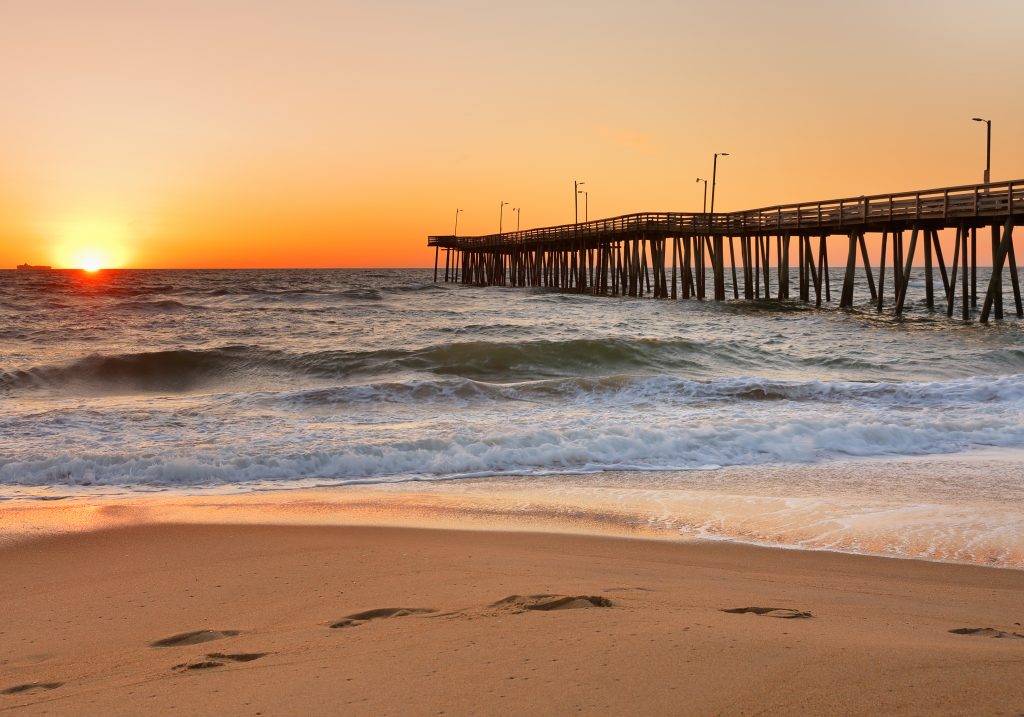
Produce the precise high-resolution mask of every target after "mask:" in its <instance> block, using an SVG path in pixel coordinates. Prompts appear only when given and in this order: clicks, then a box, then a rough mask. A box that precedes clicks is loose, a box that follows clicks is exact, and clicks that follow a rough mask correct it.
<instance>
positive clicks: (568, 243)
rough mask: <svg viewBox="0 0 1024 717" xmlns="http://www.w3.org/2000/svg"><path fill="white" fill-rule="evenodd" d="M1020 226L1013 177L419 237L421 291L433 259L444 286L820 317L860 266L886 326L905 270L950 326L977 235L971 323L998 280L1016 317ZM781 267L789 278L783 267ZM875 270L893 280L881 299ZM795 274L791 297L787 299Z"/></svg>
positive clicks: (1023, 212) (970, 280) (993, 305)
mask: <svg viewBox="0 0 1024 717" xmlns="http://www.w3.org/2000/svg"><path fill="white" fill-rule="evenodd" d="M1022 220H1024V179H1021V180H1015V181H1011V182H992V183H988V184H972V185H965V186H959V187H943V188H940V189H928V190H921V191H914V192H901V193H898V194H881V195H875V196H870V197H866V196H862V197H850V198H846V199H832V200H828V201H821V202H803V203H801V204H786V205H781V206H775V207H764V208H762V209H753V210H750V211H742V212H729V213H720V214H707V213H701V212H695V213H690V212H661V213H642V214H626V215H624V216H620V217H612V218H610V219H598V220H595V221H589V222H582V223H577V224H563V225H560V226H553V227H543V228H539V229H527V230H524V231H515V232H504V233H501V234H490V235H486V236H465V237H464V236H459V237H456V236H431V237H429V238H428V244H429V246H433V247H435V250H434V281H437V280H438V278H439V276H440V274H439V272H440V271H441V257H440V252H441V250H444V261H443V264H444V266H443V271H444V274H443V279H444V281H448V282H458V283H463V284H472V285H476V286H513V287H531V286H532V287H548V288H551V289H556V290H562V291H572V292H580V293H589V294H599V295H609V296H636V297H641V296H651V297H654V298H659V299H668V298H671V299H676V298H682V299H713V300H716V301H725V300H726V299H727V298H730V297H729V295H730V294H731V298H733V299H740V298H742V299H745V300H755V299H769V298H775V299H778V300H783V301H784V300H789V299H798V300H800V301H803V302H811V301H814V303H815V305H817V306H821V305H822V303H823V302H827V303H830V302H832V301H833V295H835V297H837V298H838V301H839V307H840V308H846V307H852V306H853V305H854V298H855V297H854V287H855V284H856V276H857V272H858V269H859V270H860V271H862V272H863V273H864V276H865V278H866V280H867V289H868V292H869V293H870V301H871V302H872V303H871V305H872V306H873V307H874V308H875V309H876V310H877V311H878V312H882V311H883V310H885V308H886V307H887V306H888V307H889V308H890V309H891V310H892V311H894V312H895V314H896V315H897V316H898V315H901V314H902V313H903V310H904V306H905V305H906V300H907V291H908V288H909V287H910V278H911V273H912V272H914V271H923V277H922V278H923V279H924V293H925V296H924V299H925V304H926V306H927V308H928V309H930V310H943V311H945V312H946V315H947V316H953V311H954V300H955V299H956V297H957V294H958V293H959V296H960V299H961V301H960V308H961V310H960V315H961V317H962V318H963V319H964V320H970V319H971V317H972V315H973V313H974V311H975V310H976V308H977V302H978V267H977V247H978V230H979V229H981V230H985V229H988V231H989V233H990V237H991V244H992V257H993V259H992V274H991V277H990V279H989V283H988V287H987V288H986V287H983V290H984V299H983V301H982V306H981V315H980V319H981V321H982V322H987V321H988V320H989V317H990V315H994V316H995V318H997V319H1001V318H1003V283H1004V278H1003V274H1004V271H1005V272H1006V273H1008V274H1009V281H1010V284H1011V286H1012V289H1013V299H1014V304H1015V307H1014V308H1015V309H1016V313H1017V316H1019V317H1024V307H1022V304H1021V293H1020V279H1019V276H1018V273H1017V259H1016V254H1015V252H1014V247H1013V227H1014V225H1015V224H1018V223H1020V222H1021V221H1022ZM942 229H954V230H956V240H955V244H954V249H953V254H952V256H950V257H948V258H947V257H945V256H943V252H942V248H941V246H940V244H939V237H938V232H939V231H940V230H942ZM830 236H843V237H846V239H847V252H846V263H845V267H846V271H845V274H844V277H843V281H842V284H841V285H840V286H837V287H832V286H831V282H830V277H829V272H828V267H829V258H828V247H827V243H826V239H827V238H828V237H830ZM876 241H877V242H878V243H879V244H880V249H881V251H880V254H879V256H880V258H881V260H880V262H879V264H878V266H877V271H876V270H875V269H873V268H872V266H871V262H870V259H869V254H868V245H869V242H876ZM983 241H984V238H983ZM794 242H795V244H796V247H794V246H793V244H794ZM918 252H921V253H922V254H923V261H924V266H923V267H920V268H918V267H914V265H913V262H914V259H915V257H916V256H917V254H918ZM727 253H728V260H726V254H727ZM737 254H738V255H739V258H738V259H737ZM792 256H795V257H796V265H797V266H796V267H792V266H790V261H791V257H792ZM858 259H859V262H858ZM887 264H890V265H891V271H892V274H891V277H890V280H889V283H890V286H891V289H890V292H891V295H890V296H888V297H886V295H885V286H886V281H885V280H886V265H887ZM727 269H728V271H727ZM794 269H795V274H796V276H795V278H796V283H797V286H796V289H795V292H791V286H790V281H791V279H792V278H794V277H793V276H792V274H793V273H794ZM936 270H937V274H936ZM727 275H729V276H728V278H729V279H731V281H727ZM936 275H938V276H939V277H941V280H942V284H941V289H938V287H937V286H936V284H935V282H934V279H935V277H936ZM794 294H795V295H794ZM936 294H938V295H936Z"/></svg>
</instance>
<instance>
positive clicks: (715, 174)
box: [711, 152, 729, 214]
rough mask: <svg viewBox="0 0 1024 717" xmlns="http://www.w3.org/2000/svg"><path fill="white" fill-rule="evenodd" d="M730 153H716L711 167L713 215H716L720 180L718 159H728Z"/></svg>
mask: <svg viewBox="0 0 1024 717" xmlns="http://www.w3.org/2000/svg"><path fill="white" fill-rule="evenodd" d="M728 156H729V153H728V152H715V159H714V163H713V164H712V167H711V213H712V214H714V213H715V182H716V180H717V179H718V158H719V157H728Z"/></svg>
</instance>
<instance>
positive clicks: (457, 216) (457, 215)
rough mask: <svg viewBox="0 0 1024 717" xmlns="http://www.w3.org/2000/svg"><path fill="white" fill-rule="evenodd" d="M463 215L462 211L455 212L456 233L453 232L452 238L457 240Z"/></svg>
mask: <svg viewBox="0 0 1024 717" xmlns="http://www.w3.org/2000/svg"><path fill="white" fill-rule="evenodd" d="M460 214H462V210H461V209H456V210H455V231H453V232H452V237H453V238H455V239H458V238H459V215H460Z"/></svg>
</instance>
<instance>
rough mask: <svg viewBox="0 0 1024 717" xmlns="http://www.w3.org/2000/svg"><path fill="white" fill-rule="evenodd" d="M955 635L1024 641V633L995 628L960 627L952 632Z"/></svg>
mask: <svg viewBox="0 0 1024 717" xmlns="http://www.w3.org/2000/svg"><path fill="white" fill-rule="evenodd" d="M950 632H951V633H953V634H954V635H974V636H975V637H997V638H1010V639H1011V640H1012V639H1018V640H1024V633H1019V632H1007V631H1005V630H997V629H995V628H994V627H958V628H956V629H955V630H950Z"/></svg>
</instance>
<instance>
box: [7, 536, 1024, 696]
mask: <svg viewBox="0 0 1024 717" xmlns="http://www.w3.org/2000/svg"><path fill="white" fill-rule="evenodd" d="M0 569H2V574H3V581H2V583H0V606H2V615H0V713H4V714H7V713H9V714H12V715H23V714H24V715H44V714H46V715H157V714H159V715H174V714H189V715H218V716H224V715H321V714H322V715H438V714H447V715H469V714H472V715H489V714H500V715H509V714H542V715H543V714H559V715H561V714H576V713H581V714H588V715H594V714H673V715H689V714H694V715H710V714H722V715H753V714H773V715H774V714H813V715H824V714H842V715H849V714H871V715H877V714H915V715H938V714H956V715H964V714H984V715H999V714H1003V715H1020V714H1022V713H1024V638H1022V637H1018V636H1014V634H1015V633H1016V634H1019V635H1024V627H1022V625H1021V623H1022V622H1024V572H1021V571H1012V570H998V569H990V568H980V567H971V566H964V565H950V564H939V563H927V562H922V561H912V560H897V559H886V558H874V557H860V556H852V555H839V554H832V553H811V552H799V551H789V550H773V549H766V548H756V547H750V546H741V545H731V544H718V543H671V542H665V541H646V540H635V539H624V538H606V537H586V536H572V535H553V534H540V533H495V532H467V531H463V532H459V531H445V530H422V529H408V528H367V527H308V526H300V527H293V526H260V525H247V526H245V525H243V526H239V525H207V526H203V525H148V526H135V527H128V528H117V529H111V530H101V531H96V532H89V533H84V534H77V535H65V536H58V537H48V538H42V539H36V540H30V541H26V542H20V543H16V544H13V545H8V546H6V547H4V548H3V549H0ZM512 596H515V597H512ZM537 596H547V597H537ZM551 596H554V597H551ZM563 598H568V599H563ZM396 608H397V609H398V610H397V611H396ZM545 608H546V609H545ZM736 608H744V609H745V608H752V610H747V611H739V612H737V611H735V610H734V609H736ZM769 609H772V610H769ZM759 613H764V614H759ZM961 628H966V629H967V630H968V632H966V633H962V634H961V633H957V632H951V631H954V630H959V629H961ZM978 628H980V629H981V631H980V632H971V631H973V630H975V629H978Z"/></svg>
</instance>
